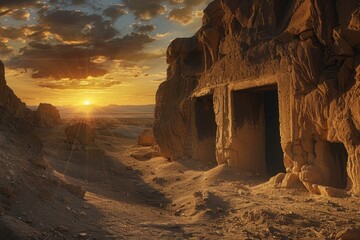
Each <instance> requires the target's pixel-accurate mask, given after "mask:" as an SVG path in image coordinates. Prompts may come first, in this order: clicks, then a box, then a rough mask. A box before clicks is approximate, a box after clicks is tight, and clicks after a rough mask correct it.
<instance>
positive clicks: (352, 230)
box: [336, 226, 360, 240]
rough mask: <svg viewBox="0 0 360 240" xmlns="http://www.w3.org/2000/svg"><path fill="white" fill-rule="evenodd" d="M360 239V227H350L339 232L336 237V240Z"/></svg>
mask: <svg viewBox="0 0 360 240" xmlns="http://www.w3.org/2000/svg"><path fill="white" fill-rule="evenodd" d="M359 237H360V226H351V227H348V228H346V229H344V230H341V231H340V232H339V233H338V234H337V235H336V240H358V239H359Z"/></svg>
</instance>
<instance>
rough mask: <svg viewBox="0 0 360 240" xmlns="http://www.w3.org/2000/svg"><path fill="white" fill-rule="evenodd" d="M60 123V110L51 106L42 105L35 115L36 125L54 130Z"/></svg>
mask: <svg viewBox="0 0 360 240" xmlns="http://www.w3.org/2000/svg"><path fill="white" fill-rule="evenodd" d="M60 123H61V119H60V113H59V110H58V109H57V108H56V107H54V106H53V105H51V104H48V103H40V105H39V107H38V109H37V110H36V113H35V125H36V126H39V127H50V128H52V127H55V126H56V125H58V124H60Z"/></svg>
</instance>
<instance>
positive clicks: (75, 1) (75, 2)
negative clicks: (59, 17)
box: [72, 0, 87, 5]
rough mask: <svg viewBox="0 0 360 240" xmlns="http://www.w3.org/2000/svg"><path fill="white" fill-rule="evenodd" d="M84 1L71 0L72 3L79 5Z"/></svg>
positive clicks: (84, 0)
mask: <svg viewBox="0 0 360 240" xmlns="http://www.w3.org/2000/svg"><path fill="white" fill-rule="evenodd" d="M86 2H87V1H86V0H72V4H73V5H81V4H85V3H86Z"/></svg>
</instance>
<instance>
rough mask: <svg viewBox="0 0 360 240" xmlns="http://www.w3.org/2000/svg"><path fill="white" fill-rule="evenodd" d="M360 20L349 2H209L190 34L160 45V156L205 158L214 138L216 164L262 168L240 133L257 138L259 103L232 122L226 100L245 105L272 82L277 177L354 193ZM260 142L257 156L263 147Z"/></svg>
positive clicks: (358, 183)
mask: <svg viewBox="0 0 360 240" xmlns="http://www.w3.org/2000/svg"><path fill="white" fill-rule="evenodd" d="M359 24H360V6H359V1H357V0H348V1H341V0H337V1H336V0H330V1H328V0H296V1H284V0H268V1H260V0H256V1H242V0H215V1H213V2H212V3H210V4H209V6H208V7H207V8H206V9H205V10H204V17H203V26H202V27H201V28H200V29H199V31H198V32H197V33H196V34H195V36H194V37H192V38H184V39H176V40H174V41H173V42H172V43H171V44H170V46H169V48H168V51H167V62H168V64H169V68H168V75H167V80H166V81H165V82H163V83H162V84H161V85H160V87H159V89H158V92H157V97H156V101H157V105H156V109H155V117H156V122H155V127H154V133H155V137H156V141H157V142H158V144H159V146H160V148H161V151H162V154H163V156H165V157H168V158H172V159H180V158H182V157H188V158H193V159H198V160H200V161H208V160H209V159H211V158H212V156H211V155H209V154H207V153H208V152H209V150H210V147H207V146H212V144H213V148H214V157H215V158H216V161H217V163H218V164H221V163H226V164H229V165H230V166H234V167H236V168H240V169H244V170H250V171H257V172H262V171H265V166H263V167H262V166H259V165H261V161H262V160H261V158H262V156H259V159H260V160H259V162H257V163H254V162H256V161H257V160H256V159H255V160H254V159H253V160H251V159H250V158H251V157H247V156H246V154H247V153H248V152H246V153H245V151H248V149H243V146H244V140H241V138H242V136H243V137H244V139H247V140H248V141H251V140H252V139H255V138H256V137H258V136H255V135H253V132H254V129H255V128H257V129H258V130H257V131H258V132H259V131H260V130H259V129H260V128H261V126H260V125H257V124H258V122H259V121H263V120H261V119H262V118H263V111H262V110H261V111H260V112H259V114H257V115H251V116H252V117H254V116H255V117H256V118H257V119H255V120H256V121H249V117H246V118H245V123H242V122H241V121H240V123H239V122H236V116H234V115H236V111H237V110H236V107H237V106H235V105H234V103H237V102H236V99H239V98H240V99H241V98H242V99H243V100H242V101H241V100H240V102H239V103H238V106H242V107H241V108H242V109H246V108H249V109H248V110H249V111H253V110H254V108H257V107H255V103H254V101H255V100H254V101H250V99H258V98H257V97H254V96H255V95H254V94H253V95H251V94H252V93H250V92H251V91H255V92H257V94H259V96H261V97H262V96H263V95H264V94H265V93H266V92H267V91H268V90H267V89H268V88H269V87H270V86H271V87H272V88H273V90H274V89H276V93H277V94H278V99H279V100H278V108H279V120H280V135H281V148H282V152H283V157H282V161H283V165H284V168H285V169H286V174H283V175H281V177H280V180H279V182H280V185H281V186H287V180H288V179H290V178H293V177H295V178H296V179H299V180H300V181H301V182H302V183H303V184H304V185H305V186H306V187H307V188H308V190H309V191H311V192H314V193H324V192H329V191H330V189H332V188H335V189H338V188H344V189H345V190H347V191H349V192H350V193H353V194H360V114H359V113H360V67H359V63H360V55H359V45H360V32H359V29H360V25H359ZM254 89H255V90H254ZM245 90H246V91H247V92H246V91H245ZM235 92H239V96H240V97H237V98H236V97H234V96H235ZM246 94H248V95H246ZM250 95H251V96H250ZM204 96H209V99H210V102H208V103H207V105H206V104H204V103H202V106H209V107H210V108H211V109H212V112H213V113H212V114H213V115H214V120H215V122H214V125H215V127H214V128H215V130H214V131H215V132H214V136H213V138H214V140H212V139H211V138H210V137H206V135H204V136H205V137H204V138H203V139H202V138H201V137H200V138H199V136H200V135H201V132H202V130H201V129H200V128H201V127H200V126H201V125H204V124H205V122H206V121H207V119H200V117H199V116H197V114H198V113H197V112H199V111H200V110H201V109H204V107H200V108H199V109H200V110H199V109H197V107H196V106H197V104H198V102H200V101H202V102H204V101H208V100H206V99H205V100H204ZM246 102H248V104H247V105H246V104H245V103H246ZM264 104H265V103H264V102H263V101H262V102H261V101H260V102H259V105H261V106H262V105H264ZM201 111H204V110H201ZM239 111H240V113H239V114H240V115H241V114H243V113H244V112H242V111H241V110H239ZM198 115H199V114H198ZM208 116H211V114H210V115H208ZM209 118H212V117H209ZM199 119H200V120H199ZM199 122H200V123H203V124H199ZM238 123H239V124H240V125H238ZM241 124H243V125H241ZM259 126H260V128H259ZM209 128H212V127H207V129H209ZM244 132H246V134H245V135H242V134H244ZM208 134H210V133H208ZM210 135H211V134H210ZM249 136H251V137H249ZM259 139H260V138H259ZM264 141H265V140H264ZM255 143H256V141H255ZM258 144H259V147H258V149H259V150H258V151H257V152H258V153H255V155H256V154H258V155H259V154H260V155H261V154H262V153H261V152H262V150H261V149H262V147H261V144H262V143H260V142H259V143H258ZM250 148H251V146H250ZM264 148H265V147H264ZM254 152H256V151H254ZM254 152H253V153H254ZM259 152H260V153H259ZM250 155H251V151H250ZM263 155H264V154H263ZM340 155H342V156H340ZM253 157H254V155H253ZM204 158H206V159H204ZM254 158H256V157H254ZM339 159H342V160H341V161H340V160H339ZM252 161H253V162H252ZM254 164H255V165H256V166H254ZM340 179H341V180H340ZM282 181H283V184H282V183H281V182H282ZM324 186H325V187H324Z"/></svg>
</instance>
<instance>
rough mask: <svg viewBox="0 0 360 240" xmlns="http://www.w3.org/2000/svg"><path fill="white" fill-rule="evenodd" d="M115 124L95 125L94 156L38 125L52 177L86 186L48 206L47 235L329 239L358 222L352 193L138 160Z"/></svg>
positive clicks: (131, 143)
mask: <svg viewBox="0 0 360 240" xmlns="http://www.w3.org/2000/svg"><path fill="white" fill-rule="evenodd" d="M116 129H118V128H116V127H113V128H110V129H108V128H102V129H99V130H98V131H97V140H96V145H97V147H98V148H99V149H103V150H104V151H105V156H103V157H100V158H99V157H98V156H96V157H93V156H92V155H96V154H94V153H93V152H91V151H90V152H85V153H84V152H72V153H69V152H66V151H63V150H62V149H61V143H62V142H63V141H64V137H65V136H64V135H63V133H62V131H63V129H61V128H59V129H53V130H41V132H40V135H41V138H42V139H43V141H44V142H45V148H44V154H45V156H46V157H47V159H48V160H49V161H50V162H51V164H52V166H53V167H54V169H55V170H56V171H57V172H59V176H60V177H61V178H63V179H65V180H66V181H68V182H71V183H73V184H76V185H79V186H81V187H82V188H83V189H84V190H85V191H86V194H85V197H84V201H81V200H80V199H78V200H75V199H62V203H63V206H60V205H61V204H59V206H57V207H55V209H56V211H57V212H58V213H59V214H58V215H57V219H58V221H55V220H49V222H50V223H51V224H50V225H51V226H53V228H52V229H54V228H55V229H58V230H59V231H57V232H58V233H59V234H57V233H56V234H54V235H53V236H52V238H50V239H79V238H80V239H335V238H336V235H337V234H338V233H339V232H340V231H342V230H344V229H346V228H349V227H354V226H357V224H358V223H359V222H360V206H359V204H358V199H356V198H343V199H340V198H326V197H321V196H315V195H310V194H308V193H307V192H306V191H305V190H304V189H302V188H297V189H290V190H288V189H287V190H285V189H274V188H270V187H267V186H266V185H262V186H260V187H255V186H257V185H259V184H260V183H263V182H265V180H264V179H259V178H257V177H256V176H252V175H246V174H239V173H235V172H233V171H232V170H231V169H229V168H228V167H226V166H219V167H216V168H213V169H208V168H206V166H201V165H200V164H197V163H195V162H192V161H190V160H188V161H184V162H181V163H178V162H169V161H168V160H166V159H164V158H153V159H150V160H147V161H138V160H136V159H134V158H132V157H130V156H129V155H130V153H131V151H133V150H134V149H136V145H135V139H134V138H131V137H122V136H119V134H118V132H117V130H116ZM120 135H121V134H120ZM53 208H54V207H53ZM50 213H51V211H50ZM48 215H49V212H45V213H43V214H41V216H40V215H39V216H38V217H39V218H40V217H43V219H50V216H48ZM55 219H56V218H55ZM35 222H36V221H35ZM44 224H45V223H43V226H44ZM34 225H36V224H34ZM40 227H41V225H40ZM62 227H63V229H62ZM44 229H46V228H45V227H44ZM55 237H56V238H55Z"/></svg>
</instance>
